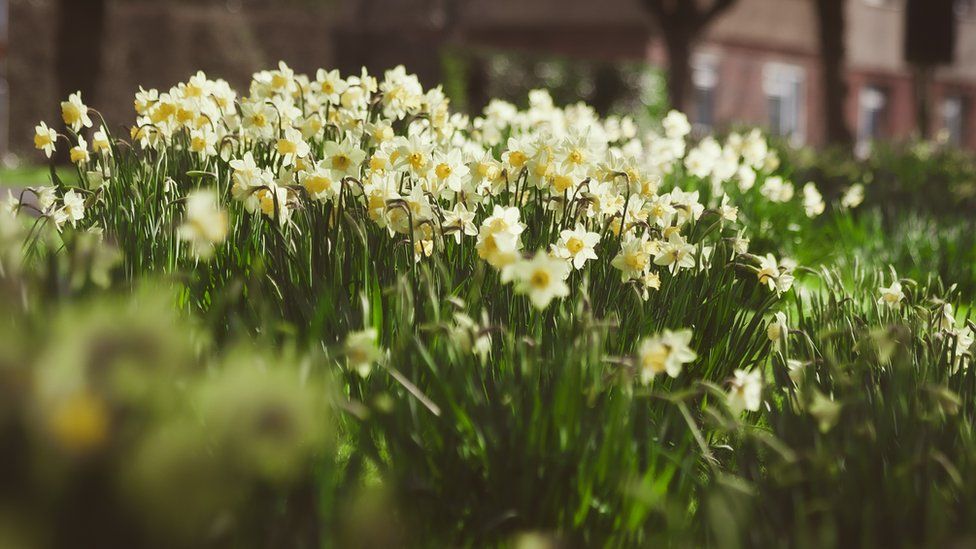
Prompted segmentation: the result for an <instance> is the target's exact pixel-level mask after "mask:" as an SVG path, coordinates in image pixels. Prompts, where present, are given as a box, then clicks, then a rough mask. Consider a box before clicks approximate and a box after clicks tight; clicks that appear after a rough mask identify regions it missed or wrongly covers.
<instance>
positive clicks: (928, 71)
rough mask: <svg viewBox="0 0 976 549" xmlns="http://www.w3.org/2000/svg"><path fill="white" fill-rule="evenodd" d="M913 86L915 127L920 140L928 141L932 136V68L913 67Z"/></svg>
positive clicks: (925, 66)
mask: <svg viewBox="0 0 976 549" xmlns="http://www.w3.org/2000/svg"><path fill="white" fill-rule="evenodd" d="M913 71H914V79H913V84H914V85H915V127H916V128H917V130H918V136H919V137H920V138H921V139H928V138H929V137H930V136H931V134H932V109H931V104H930V102H931V99H932V93H931V89H932V73H933V72H934V69H933V67H931V66H929V65H916V66H915V67H913Z"/></svg>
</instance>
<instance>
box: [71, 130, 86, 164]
mask: <svg viewBox="0 0 976 549" xmlns="http://www.w3.org/2000/svg"><path fill="white" fill-rule="evenodd" d="M69 156H70V157H71V161H72V162H74V163H75V164H87V163H88V161H89V160H91V155H89V154H88V142H86V141H85V138H84V137H80V136H79V137H78V144H77V145H75V146H74V147H71V150H70V151H69Z"/></svg>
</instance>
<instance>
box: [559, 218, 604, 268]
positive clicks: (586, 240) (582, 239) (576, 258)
mask: <svg viewBox="0 0 976 549" xmlns="http://www.w3.org/2000/svg"><path fill="white" fill-rule="evenodd" d="M598 242H600V235H599V234H598V233H594V232H589V231H587V230H586V229H585V228H584V227H583V226H582V225H577V226H576V228H575V229H565V230H563V231H562V232H560V233H559V241H558V242H556V244H555V246H554V247H553V253H554V254H555V256H556V257H561V258H563V259H567V260H569V261H570V263H572V265H573V268H575V269H582V268H583V265H584V264H585V263H586V261H587V260H589V259H596V258H597V256H596V252H595V251H594V247H595V246H596V245H597V243H598Z"/></svg>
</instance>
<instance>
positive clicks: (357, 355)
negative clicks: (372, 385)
mask: <svg viewBox="0 0 976 549" xmlns="http://www.w3.org/2000/svg"><path fill="white" fill-rule="evenodd" d="M376 338H377V334H376V328H369V329H367V330H363V331H360V332H352V333H350V334H349V335H348V336H346V346H345V351H344V352H345V355H346V367H348V368H349V369H350V370H354V371H355V372H356V373H358V374H359V375H360V376H362V377H366V376H368V375H369V372H370V371H371V370H372V369H373V364H374V363H376V362H377V361H378V360H379V359H380V358H382V356H383V352H382V351H380V349H379V347H378V346H377V345H376Z"/></svg>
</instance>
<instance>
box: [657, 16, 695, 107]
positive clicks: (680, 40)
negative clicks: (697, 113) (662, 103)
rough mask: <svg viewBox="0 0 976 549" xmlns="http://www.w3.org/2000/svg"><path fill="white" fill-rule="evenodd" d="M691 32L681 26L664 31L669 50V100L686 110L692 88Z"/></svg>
mask: <svg viewBox="0 0 976 549" xmlns="http://www.w3.org/2000/svg"><path fill="white" fill-rule="evenodd" d="M692 37H693V35H692V34H691V33H688V32H685V31H683V30H682V29H680V28H671V29H667V30H665V32H664V46H665V48H666V49H667V51H668V83H667V84H668V102H669V103H670V104H671V108H672V109H677V110H679V111H681V112H686V111H687V107H688V97H689V92H690V90H691V47H692Z"/></svg>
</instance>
